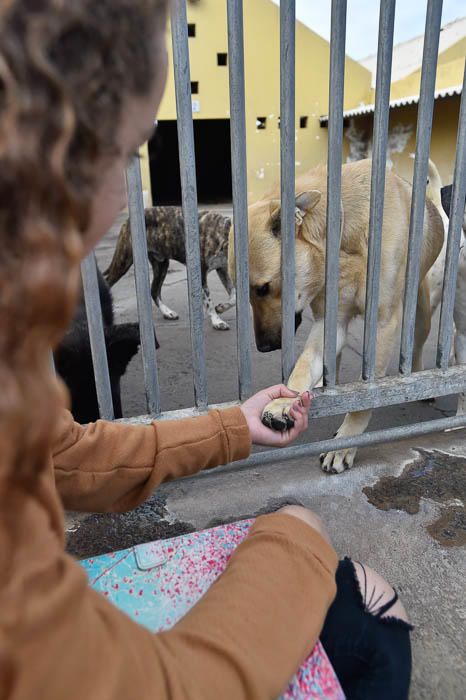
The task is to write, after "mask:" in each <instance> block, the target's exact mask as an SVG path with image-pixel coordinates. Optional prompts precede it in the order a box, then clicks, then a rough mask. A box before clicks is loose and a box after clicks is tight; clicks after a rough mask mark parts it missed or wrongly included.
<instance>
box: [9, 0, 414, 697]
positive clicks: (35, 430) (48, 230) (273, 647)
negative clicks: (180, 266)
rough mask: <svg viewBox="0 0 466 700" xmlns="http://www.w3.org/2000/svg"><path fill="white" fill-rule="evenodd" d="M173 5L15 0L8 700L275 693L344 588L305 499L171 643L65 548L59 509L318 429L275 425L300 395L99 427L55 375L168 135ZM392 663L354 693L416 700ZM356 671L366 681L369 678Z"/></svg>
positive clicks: (245, 550) (127, 496)
mask: <svg viewBox="0 0 466 700" xmlns="http://www.w3.org/2000/svg"><path fill="white" fill-rule="evenodd" d="M166 9H167V8H166V2H165V0H99V1H98V2H96V0H73V1H72V2H71V1H70V0H0V387H1V391H0V608H1V613H0V697H1V698H8V699H9V700H13V699H14V700H20V699H21V700H22V699H26V698H27V699H30V698H33V697H37V698H44V699H45V698H46V699H47V700H63V698H67V699H68V700H73V699H74V698H76V700H78V699H79V700H81V699H82V698H86V699H89V700H91V699H92V698H96V699H99V700H100V699H101V698H109V699H110V698H112V699H114V698H115V699H119V698H121V699H122V700H128V698H137V699H138V700H144V699H145V698H147V699H149V698H151V699H154V698H157V699H159V700H163V698H175V699H176V698H201V699H202V700H209V699H210V698H212V700H214V699H215V700H218V699H219V698H226V699H227V700H228V699H229V698H233V699H236V698H238V699H241V698H253V699H255V698H257V699H259V698H260V699H262V698H264V699H265V698H274V697H276V696H278V695H279V694H280V693H281V692H282V690H283V689H284V688H285V686H286V684H287V681H288V680H289V678H290V677H291V676H292V675H293V673H294V672H295V670H296V669H297V667H298V666H299V664H300V663H301V662H302V661H303V659H304V658H305V657H306V656H307V655H308V653H309V652H310V650H311V649H312V647H313V645H314V643H315V641H316V639H317V637H318V635H319V633H320V632H321V630H322V626H323V624H324V618H325V616H326V613H327V611H328V609H329V606H330V604H331V603H332V600H333V598H334V596H335V571H336V569H337V556H336V554H335V551H334V550H333V548H332V546H331V544H330V542H329V539H328V536H327V534H326V532H325V529H324V527H323V525H322V524H321V522H320V521H319V519H318V518H317V516H315V515H313V514H312V513H310V512H309V511H307V510H306V509H304V508H301V507H298V506H291V507H288V508H285V509H282V510H281V511H280V512H278V513H274V514H272V515H267V516H262V517H260V518H258V519H257V520H256V523H255V525H254V526H253V528H252V530H251V533H250V536H249V537H248V538H247V539H246V540H245V541H244V542H243V543H242V544H241V545H240V546H239V547H238V549H237V551H236V552H235V554H234V555H233V557H232V559H231V561H230V564H229V566H228V568H227V570H226V571H225V573H224V575H223V576H221V577H220V579H219V580H218V581H217V582H216V583H215V584H214V585H213V586H212V587H211V589H210V590H209V591H208V593H207V594H206V595H205V596H204V598H203V599H202V600H201V601H200V602H199V604H198V605H196V606H195V607H194V608H193V609H192V610H191V611H190V612H189V613H188V614H187V615H186V617H185V618H183V620H181V621H180V622H179V623H178V624H177V625H176V626H175V627H174V628H173V629H172V630H170V631H168V632H165V633H162V634H159V635H152V634H150V633H149V632H148V631H147V630H146V629H145V628H143V627H140V626H138V625H137V624H136V623H134V622H132V621H131V620H130V619H129V618H128V617H127V616H126V615H124V614H123V613H122V612H120V611H119V610H117V609H116V608H114V607H113V606H112V605H110V604H109V603H108V601H106V600H105V599H104V598H103V597H101V596H100V595H99V594H97V593H96V592H95V591H93V590H91V589H90V588H89V587H88V586H87V580H86V575H85V573H84V572H83V571H82V570H81V568H80V567H79V565H78V564H77V563H76V562H75V561H74V560H73V559H72V558H71V557H69V556H68V555H66V554H65V550H64V534H63V532H64V527H63V505H62V503H64V504H65V506H67V507H71V508H74V509H82V510H85V509H89V510H111V509H114V510H127V509H129V508H132V507H134V506H135V505H137V504H138V503H139V502H141V501H142V500H143V499H144V498H145V497H146V496H147V495H148V494H149V493H150V492H151V491H152V490H153V488H154V487H156V486H157V484H159V483H160V482H161V481H163V480H166V479H171V478H176V477H178V476H183V475H186V474H192V473H194V472H195V471H198V470H200V469H203V468H208V467H212V466H215V465H217V464H221V463H225V462H228V461H232V460H235V459H239V458H243V457H245V456H247V454H248V453H249V449H250V444H251V441H254V442H257V443H261V444H287V443H288V442H290V441H291V440H292V439H294V438H295V437H296V436H297V435H298V434H299V433H300V432H301V431H302V430H304V429H305V428H306V426H307V408H308V406H309V396H307V395H305V396H303V397H302V399H301V401H298V400H297V401H296V402H295V405H294V408H293V418H294V420H295V427H294V428H293V429H292V430H290V431H289V432H288V433H286V434H285V435H282V434H278V433H274V432H273V431H270V430H268V429H267V428H265V427H264V426H263V425H262V424H261V422H260V416H261V412H262V409H263V407H264V406H265V404H266V403H267V402H269V401H270V399H272V398H277V397H279V396H291V395H292V393H291V392H290V391H289V390H287V389H286V388H285V387H274V388H272V389H271V390H268V391H264V392H261V393H260V394H258V395H256V396H255V397H253V398H252V399H250V400H249V401H247V402H246V403H245V404H244V405H243V406H242V407H241V408H234V409H229V410H225V411H212V412H211V413H209V414H208V415H206V416H202V417H199V418H195V419H189V420H185V421H181V422H180V421H178V422H176V423H169V422H161V423H160V424H157V423H154V424H152V425H149V426H129V425H121V424H119V425H117V424H111V423H106V422H104V421H99V422H97V423H96V424H91V425H89V426H86V427H82V426H79V425H77V424H75V423H73V420H72V418H71V415H70V414H69V413H68V412H67V411H66V410H65V408H64V406H65V397H64V390H63V387H62V385H61V384H60V383H59V382H58V381H57V380H56V379H55V378H54V376H53V374H52V372H51V370H50V367H49V354H50V348H53V347H55V346H56V345H57V343H58V342H59V341H60V339H61V337H62V335H63V333H64V331H65V330H66V328H67V325H68V323H69V322H70V319H71V318H72V315H73V310H74V306H75V302H76V295H77V288H78V278H79V263H80V260H81V258H82V257H83V256H84V255H85V254H87V253H88V252H89V251H90V250H91V249H92V247H93V246H94V245H95V244H96V243H97V241H98V240H99V238H100V237H101V236H102V235H103V233H104V232H105V231H106V230H107V229H108V227H109V226H110V224H111V223H112V222H113V220H114V218H115V215H116V214H117V212H118V211H119V209H120V208H121V207H122V206H123V205H124V201H125V195H124V190H123V178H122V172H123V169H124V167H125V166H126V164H127V162H128V160H129V159H130V158H131V156H132V154H133V153H134V152H135V151H137V149H138V148H139V146H140V145H141V144H142V143H144V142H145V141H146V140H147V139H148V138H149V137H150V134H151V130H152V125H153V121H154V117H155V115H156V112H157V108H158V105H159V102H160V99H161V96H162V92H163V88H164V83H165V75H166V66H167V57H166V49H165V39H164V36H165V24H166ZM358 572H359V569H354V567H353V565H352V564H351V563H350V562H346V563H345V564H342V565H340V567H339V569H338V577H339V591H338V596H337V599H336V601H335V603H334V605H333V608H332V610H333V613H332V611H331V612H330V614H329V615H328V617H327V623H326V628H324V635H326V638H327V642H326V644H327V650H328V651H329V653H330V654H331V655H332V654H333V652H335V653H334V654H333V658H332V660H333V662H334V665H335V667H336V670H337V672H338V669H339V659H341V658H343V657H344V659H345V661H346V663H347V666H348V665H349V674H350V676H351V673H352V671H353V670H354V668H355V666H354V663H353V661H352V660H351V658H350V656H348V653H347V650H344V649H343V651H342V647H341V646H340V648H339V649H338V648H337V647H336V646H334V645H333V644H334V642H338V641H341V640H344V639H346V638H349V637H351V635H350V633H348V631H347V630H345V629H344V625H349V626H350V627H351V625H353V626H354V624H356V626H357V625H361V620H360V617H358V615H359V616H360V615H365V616H366V618H367V619H366V618H364V624H365V625H366V627H367V628H368V625H369V623H368V622H367V620H368V619H369V618H371V620H372V619H373V620H374V621H376V622H375V623H374V624H378V625H379V627H378V628H377V629H381V627H382V626H381V625H380V622H379V621H378V620H377V619H376V618H375V617H373V618H372V617H371V616H370V614H369V612H368V611H365V610H364V609H363V608H364V606H362V605H361V602H364V601H363V600H362V598H361V595H360V594H359V593H358V591H357V588H356V578H355V576H354V574H355V573H356V575H357V576H359V577H361V575H362V574H361V573H360V572H359V573H358ZM361 580H362V579H361ZM367 580H368V582H369V583H368V589H367V590H369V591H372V590H373V589H374V590H375V589H376V590H377V598H378V603H377V609H378V610H379V612H380V614H381V615H382V614H383V612H384V611H385V608H386V607H391V608H392V609H391V614H392V616H395V615H396V616H398V617H402V616H403V615H404V611H403V609H402V608H401V606H400V603H394V601H393V600H389V599H391V598H392V594H393V591H391V589H390V588H389V587H388V584H386V583H385V582H384V581H383V579H380V577H379V578H377V576H376V575H375V574H373V573H372V572H370V571H369V573H368V577H367ZM340 591H341V592H342V593H341V595H340ZM348 595H349V596H350V597H351V596H353V598H354V600H350V601H349V602H348ZM358 596H359V597H358ZM374 600H375V599H374ZM385 601H388V603H387V606H385V608H384V610H382V608H381V607H380V606H381V605H382V603H383V602H385ZM397 606H398V607H397ZM341 610H344V611H346V612H348V611H349V613H348V615H347V616H346V617H345V616H344V615H343V614H342V613H341ZM351 616H352V617H351ZM350 617H351V619H350ZM353 618H357V619H356V623H355V621H354V619H353ZM339 621H340V622H339ZM342 625H343V628H342ZM360 629H362V628H361V627H360ZM374 629H375V628H374ZM386 629H389V626H386ZM400 629H402V628H401V627H400V625H399V624H398V626H397V627H396V630H397V631H400ZM404 631H405V637H400V639H401V642H400V644H402V645H404V646H403V654H404V656H403V658H402V662H403V661H406V660H407V659H408V660H409V641H407V639H408V638H407V632H406V630H404ZM360 636H361V635H360ZM366 638H367V635H366V637H365V639H366ZM353 639H354V636H353ZM372 643H373V642H372V641H371V644H372ZM332 645H333V646H332ZM356 651H357V652H358V653H359V649H356ZM365 653H367V654H371V653H372V646H370V645H369V647H368V649H367V650H366V652H365ZM381 653H382V652H381ZM382 656H383V654H382ZM384 658H385V657H383V658H382V661H383V660H384ZM394 658H395V665H396V671H397V672H396V674H395V676H397V678H398V680H397V681H396V682H397V683H398V685H396V688H397V690H396V694H395V695H386V694H384V692H385V693H386V689H387V688H392V689H393V687H394V686H393V684H392V685H390V683H389V681H388V680H387V672H386V667H387V664H384V663H382V666H381V668H382V669H383V671H382V675H381V676H380V673H379V676H378V677H377V675H373V677H372V679H371V686H370V688H371V690H369V691H368V690H367V687H368V686H366V690H364V687H363V686H361V685H359V686H358V687H359V690H357V692H358V693H359V695H357V697H377V698H379V700H380V698H384V697H396V698H404V697H406V693H407V683H408V681H409V664H408V665H406V664H405V666H406V668H401V667H400V662H399V657H396V656H395V657H393V655H392V656H390V659H391V660H393V659H394ZM348 659H350V660H349V662H348ZM379 666H380V664H379ZM392 666H393V664H392ZM341 674H342V675H341V677H342V678H343V680H344V682H346V680H345V679H346V676H345V668H343V667H341ZM384 674H385V675H384ZM353 675H355V676H357V678H356V681H357V682H358V683H360V681H361V679H362V680H364V673H362V671H361V668H358V671H357V674H353ZM392 676H393V674H392ZM400 679H401V684H400ZM366 680H367V674H366ZM395 680H396V679H395ZM347 687H348V689H349V692H353V691H352V689H351V687H350V685H349V682H348V685H347ZM354 687H355V688H356V686H354ZM361 688H362V690H361ZM355 692H356V691H355ZM364 692H365V693H366V694H364ZM368 692H373V693H375V694H372V695H371V694H367V693H368ZM390 692H391V691H390ZM361 693H362V694H361ZM354 697H356V695H354Z"/></svg>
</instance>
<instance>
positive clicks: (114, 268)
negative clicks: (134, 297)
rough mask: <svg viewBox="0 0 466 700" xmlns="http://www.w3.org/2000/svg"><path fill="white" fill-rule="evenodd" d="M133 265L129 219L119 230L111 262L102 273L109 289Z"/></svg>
mask: <svg viewBox="0 0 466 700" xmlns="http://www.w3.org/2000/svg"><path fill="white" fill-rule="evenodd" d="M132 264H133V248H132V245H131V231H130V228H129V219H128V220H127V221H125V223H124V224H123V226H122V227H121V229H120V235H119V236H118V241H117V244H116V248H115V252H114V253H113V258H112V262H111V263H110V265H109V266H108V268H107V269H106V270H105V272H104V277H105V279H106V280H107V282H108V284H109V286H110V287H113V285H114V284H116V283H117V282H118V280H119V279H120V278H121V277H123V275H125V274H126V273H127V272H128V270H129V268H130V267H131V265H132Z"/></svg>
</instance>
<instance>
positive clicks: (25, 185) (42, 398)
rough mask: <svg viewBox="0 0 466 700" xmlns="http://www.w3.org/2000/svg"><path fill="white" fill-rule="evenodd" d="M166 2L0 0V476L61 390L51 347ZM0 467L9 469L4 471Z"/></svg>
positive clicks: (39, 459) (31, 448) (36, 454)
mask: <svg viewBox="0 0 466 700" xmlns="http://www.w3.org/2000/svg"><path fill="white" fill-rule="evenodd" d="M166 4H167V2H166V0H99V1H98V2H96V1H95V0H73V1H72V2H70V0H0V475H1V478H0V483H1V484H3V486H4V485H5V483H6V481H9V482H10V483H11V480H12V479H14V480H15V481H16V482H17V483H20V482H23V483H24V484H25V485H29V486H30V482H31V478H34V477H35V476H36V475H37V474H39V473H40V471H41V469H42V468H43V466H44V464H45V461H46V457H47V453H48V451H49V450H50V447H51V444H52V442H53V436H54V430H55V425H56V422H57V417H58V414H59V411H60V410H61V406H62V405H63V397H62V396H61V393H62V392H63V389H62V387H61V384H60V383H59V382H58V381H57V380H56V379H55V378H54V375H53V372H52V371H51V367H50V364H49V362H50V360H49V357H50V349H51V348H52V347H55V345H56V344H57V342H58V341H59V340H60V339H61V337H62V335H63V333H64V332H65V330H66V328H67V326H68V324H69V322H70V320H71V318H72V313H73V309H74V305H75V300H76V293H77V288H78V279H79V265H78V263H79V260H80V257H81V253H82V233H83V232H84V231H85V229H86V227H87V226H88V224H89V220H90V213H91V203H92V197H93V192H94V191H95V187H96V183H97V182H98V179H99V177H100V176H101V175H102V172H101V170H102V159H103V158H105V156H106V155H108V156H110V157H111V156H112V154H113V155H114V154H116V153H117V152H118V142H117V135H116V134H117V133H118V125H119V123H120V120H121V118H122V114H123V110H124V107H125V103H126V100H127V98H128V97H130V96H144V95H146V94H147V93H148V92H149V90H150V88H151V86H152V85H153V81H154V80H156V78H157V68H158V61H157V47H158V46H159V47H162V46H163V33H164V31H165V21H166ZM5 475H6V476H7V477H9V478H8V479H7V480H5Z"/></svg>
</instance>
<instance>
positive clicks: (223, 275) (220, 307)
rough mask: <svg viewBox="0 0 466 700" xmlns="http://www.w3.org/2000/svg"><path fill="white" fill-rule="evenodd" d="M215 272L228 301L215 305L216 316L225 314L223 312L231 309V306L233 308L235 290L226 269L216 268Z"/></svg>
mask: <svg viewBox="0 0 466 700" xmlns="http://www.w3.org/2000/svg"><path fill="white" fill-rule="evenodd" d="M216 272H217V275H218V277H219V279H220V282H221V283H222V284H223V286H224V287H225V290H226V293H227V294H228V301H225V302H223V303H221V304H217V306H216V307H215V311H216V312H217V313H218V314H223V313H225V311H228V310H229V309H231V308H233V306H235V304H236V290H235V288H234V286H233V282H232V281H231V279H230V275H229V274H228V272H227V269H226V268H225V267H218V268H217V270H216Z"/></svg>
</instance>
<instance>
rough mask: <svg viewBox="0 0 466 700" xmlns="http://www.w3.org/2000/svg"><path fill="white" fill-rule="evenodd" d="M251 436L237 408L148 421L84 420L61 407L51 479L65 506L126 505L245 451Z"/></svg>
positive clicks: (121, 508) (107, 508)
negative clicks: (164, 483) (163, 484)
mask: <svg viewBox="0 0 466 700" xmlns="http://www.w3.org/2000/svg"><path fill="white" fill-rule="evenodd" d="M250 449H251V438H250V434H249V428H248V426H247V423H246V420H245V418H244V416H243V413H242V412H241V410H240V409H239V408H229V409H225V410H222V411H218V410H212V411H210V412H209V413H208V414H206V415H203V416H198V417H195V418H185V419H181V420H176V421H159V422H157V421H156V422H154V423H152V424H150V425H134V424H125V423H111V422H108V421H102V420H99V421H97V422H96V423H90V424H89V425H85V426H83V425H80V424H79V423H75V422H74V421H73V417H72V415H71V413H70V412H69V411H64V412H63V417H62V421H61V424H60V426H59V430H58V436H57V440H56V444H55V449H54V451H53V464H54V473H55V482H56V486H57V489H58V492H59V494H60V496H61V498H62V501H63V504H64V506H65V508H67V509H69V510H80V511H90V512H92V511H93V512H99V511H100V512H108V511H126V510H131V509H132V508H135V507H136V506H137V505H138V504H139V503H141V502H142V501H144V500H145V499H146V498H147V497H148V496H149V495H150V494H151V493H152V491H153V490H154V489H155V488H156V487H157V486H158V485H159V484H160V483H161V482H162V481H167V480H169V479H176V478H179V477H181V476H188V475H190V474H194V473H196V472H198V471H200V470H201V469H208V468H211V467H216V466H218V465H219V464H226V463H228V462H233V461H235V460H237V459H242V458H244V457H247V456H248V455H249V452H250Z"/></svg>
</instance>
